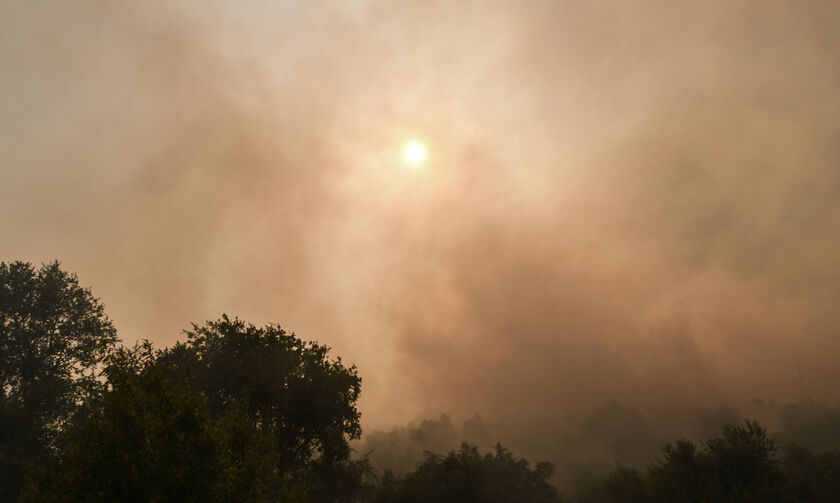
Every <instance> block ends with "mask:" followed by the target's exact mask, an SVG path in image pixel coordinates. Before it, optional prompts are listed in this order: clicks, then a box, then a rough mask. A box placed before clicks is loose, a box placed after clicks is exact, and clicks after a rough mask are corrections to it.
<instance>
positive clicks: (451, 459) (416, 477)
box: [376, 443, 561, 503]
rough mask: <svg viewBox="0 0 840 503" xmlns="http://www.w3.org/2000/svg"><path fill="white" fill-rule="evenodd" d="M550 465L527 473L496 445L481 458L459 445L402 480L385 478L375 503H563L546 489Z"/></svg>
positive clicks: (428, 457)
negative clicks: (489, 452) (490, 452)
mask: <svg viewBox="0 0 840 503" xmlns="http://www.w3.org/2000/svg"><path fill="white" fill-rule="evenodd" d="M551 474H552V466H551V464H549V463H538V464H537V466H536V467H535V468H534V469H531V468H530V467H529V465H528V462H527V461H525V460H523V459H516V458H514V457H513V455H512V454H511V453H510V451H508V450H507V449H505V448H503V447H502V446H501V445H497V446H496V449H495V452H494V453H493V454H486V455H484V456H482V455H481V454H479V452H478V449H477V448H476V447H472V446H470V445H468V444H466V443H465V444H462V446H461V448H460V450H458V451H451V452H450V453H449V454H448V455H446V456H443V457H441V456H437V455H435V454H432V453H427V454H426V459H425V461H423V462H422V463H421V464H420V465H419V466H418V467H417V469H416V470H415V471H414V472H412V473H409V474H407V475H405V476H404V477H402V478H398V477H395V476H394V475H393V474H391V473H386V474H385V476H384V477H383V480H382V484H381V486H380V488H379V491H378V493H377V499H376V501H377V502H379V503H414V502H427V501H435V502H441V503H446V502H453V503H456V502H458V503H460V502H475V503H482V502H487V503H495V502H499V503H501V502H510V503H520V502H521V503H526V502H528V503H549V502H559V501H561V499H560V496H559V494H558V493H557V490H556V489H555V488H554V487H553V486H551V484H549V483H548V479H549V477H550V476H551Z"/></svg>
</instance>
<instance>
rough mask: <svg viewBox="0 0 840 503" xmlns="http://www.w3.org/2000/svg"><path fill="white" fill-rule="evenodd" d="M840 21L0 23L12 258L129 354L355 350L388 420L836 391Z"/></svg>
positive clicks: (635, 15) (220, 11)
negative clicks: (218, 336) (262, 329)
mask: <svg viewBox="0 0 840 503" xmlns="http://www.w3.org/2000/svg"><path fill="white" fill-rule="evenodd" d="M838 23H840V7H838V6H837V3H836V2H830V1H823V2H820V1H814V2H807V3H801V2H800V3H792V2H782V1H761V2H759V1H749V2H723V1H720V2H717V1H714V2H700V3H696V4H695V5H693V6H689V5H684V4H677V3H674V2H651V3H646V4H644V5H640V4H633V5H630V4H627V5H616V3H615V2H606V1H603V2H602V1H596V2H585V3H575V2H554V1H551V2H549V1H534V2H527V3H525V4H523V3H522V2H512V1H511V2H502V1H494V2H486V1H482V2H478V1H465V2H444V1H424V2H397V1H372V0H371V1H362V0H357V1H353V2H334V3H333V2H238V3H235V5H234V4H231V3H229V2H180V3H177V4H173V3H170V2H160V3H157V2H151V3H149V2H143V3H138V4H137V5H135V6H133V7H129V6H126V5H125V4H116V3H112V2H101V1H94V0H89V1H81V2H73V3H72V5H71V4H69V3H61V2H41V1H33V2H15V1H11V0H9V1H2V0H0V69H2V70H0V177H1V178H0V212H2V215H3V216H2V218H0V257H2V258H3V259H4V260H14V259H23V260H29V261H33V262H39V261H47V260H50V259H53V258H58V259H60V260H62V261H63V263H64V266H65V267H66V268H68V269H70V270H74V271H77V272H78V273H79V275H80V278H81V279H82V282H83V283H85V284H89V285H91V286H92V287H93V290H94V293H95V294H96V295H97V296H99V297H101V298H102V299H103V301H104V303H105V304H106V306H107V307H108V310H109V312H110V313H111V315H112V317H113V318H114V320H115V323H116V325H117V327H118V328H119V330H120V333H121V335H122V337H123V338H124V339H125V340H126V341H128V342H131V341H133V340H135V339H137V338H141V337H146V338H150V339H151V340H153V341H154V342H155V343H157V344H160V345H167V344H171V343H172V342H174V341H175V340H176V339H177V338H178V337H179V331H180V330H181V329H183V328H186V327H187V326H188V323H189V322H190V321H201V320H204V319H212V318H215V317H216V316H217V315H218V314H219V313H221V312H228V313H230V314H231V315H238V316H240V317H242V318H244V319H248V320H249V321H253V322H254V323H257V324H261V323H264V322H267V321H277V322H280V323H282V324H283V325H284V326H285V327H286V328H289V329H291V330H295V331H297V332H298V333H299V334H300V335H301V336H303V337H304V338H308V339H309V338H311V339H317V340H319V341H320V342H323V343H327V344H329V345H331V346H332V347H333V348H334V350H335V352H336V353H337V354H340V355H342V356H343V357H344V359H345V360H346V361H349V362H352V363H355V364H357V365H358V366H359V368H360V372H361V375H362V376H363V377H364V392H363V399H362V404H361V405H362V411H363V422H364V423H365V425H366V426H368V427H371V428H372V427H386V426H388V425H391V424H397V423H398V424H404V423H406V422H407V421H409V420H410V419H412V418H414V417H416V416H417V415H418V414H421V413H424V412H429V411H433V412H439V411H445V412H447V413H449V414H452V415H453V417H454V418H458V420H462V419H466V418H469V417H472V415H473V414H474V413H476V412H478V413H480V414H481V415H482V417H484V418H486V419H487V420H488V421H501V420H505V421H508V422H509V423H512V424H517V423H521V424H526V423H527V424H531V423H533V422H535V421H541V420H549V419H551V418H553V417H556V416H558V415H560V414H566V413H569V412H573V411H575V410H589V409H590V408H592V407H595V406H597V405H599V404H603V403H607V402H609V400H611V399H615V400H619V401H621V402H623V403H632V404H636V405H640V406H641V405H646V406H655V405H656V404H662V403H669V404H676V405H680V404H682V405H686V406H695V405H697V406H700V405H704V404H705V405H708V406H717V404H720V403H740V402H741V401H744V400H750V399H752V397H764V398H768V399H777V400H796V399H798V398H800V397H801V396H802V395H803V393H804V394H807V395H809V396H813V397H815V398H818V399H823V400H836V399H837V398H838V396H837V388H836V386H835V385H834V383H836V382H837V379H838V378H840V375H839V374H838V372H840V367H838V366H837V364H836V360H837V355H838V350H840V338H838V337H837V330H838V326H840V310H838V309H837V305H838V300H840V272H838V271H840V232H838V228H839V227H838V223H840V170H838V166H840V142H838V134H840V124H839V123H838V122H840V94H838V93H837V89H839V88H840V65H838V63H837V53H838V49H840V32H839V31H838V30H837V29H836V27H837V26H838ZM415 137H416V138H420V139H422V140H423V141H424V142H426V144H427V148H428V150H429V159H428V163H427V166H426V169H424V170H421V171H409V170H406V169H405V168H404V167H403V166H402V165H401V161H400V159H399V149H400V146H401V144H402V142H404V141H406V140H407V139H409V138H415ZM797 369H801V374H800V371H799V370H797Z"/></svg>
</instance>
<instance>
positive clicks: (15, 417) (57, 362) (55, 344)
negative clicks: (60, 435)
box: [0, 262, 117, 500]
mask: <svg viewBox="0 0 840 503" xmlns="http://www.w3.org/2000/svg"><path fill="white" fill-rule="evenodd" d="M116 341H117V335H116V330H115V329H114V327H113V325H112V324H111V321H110V320H109V319H108V317H107V316H106V315H105V312H104V309H103V306H102V304H101V303H100V302H99V301H98V300H97V299H96V298H94V297H93V295H92V294H91V291H90V290H89V289H86V288H83V287H81V286H79V281H78V279H77V277H76V275H74V274H69V273H67V272H65V271H63V270H62V269H61V267H60V264H59V263H58V262H52V263H50V264H46V265H43V266H41V267H40V268H39V269H36V268H35V267H34V266H32V264H29V263H24V262H11V263H8V264H7V263H5V262H2V263H0V483H1V484H2V485H0V499H2V500H8V499H10V498H11V497H12V495H14V494H16V492H17V490H18V488H19V487H20V485H21V483H22V470H23V466H24V465H25V464H26V462H28V461H29V460H31V459H33V458H34V457H35V456H37V455H38V453H39V452H40V451H41V450H42V449H43V448H44V447H46V446H48V445H49V444H50V443H51V442H52V440H53V439H54V438H55V435H56V433H57V431H58V429H59V428H60V426H61V425H62V424H63V423H64V422H66V421H67V420H68V418H69V417H70V415H71V414H72V413H73V411H74V410H75V409H76V407H77V406H78V405H79V404H80V403H82V402H83V401H86V400H89V399H91V398H92V397H94V396H95V395H97V394H98V393H99V392H100V391H101V388H102V385H101V383H100V382H99V381H98V380H97V377H98V373H99V372H100V371H101V365H100V364H101V363H102V361H103V358H104V357H105V356H106V355H107V354H108V352H109V351H110V350H111V349H112V348H113V346H114V345H115V343H116Z"/></svg>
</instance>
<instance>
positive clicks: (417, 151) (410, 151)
mask: <svg viewBox="0 0 840 503" xmlns="http://www.w3.org/2000/svg"><path fill="white" fill-rule="evenodd" d="M403 159H404V160H405V162H406V163H407V164H409V165H411V166H420V165H421V164H423V161H424V160H426V148H425V147H424V146H423V144H422V143H420V142H419V141H417V140H412V141H410V142H408V143H406V144H405V147H403Z"/></svg>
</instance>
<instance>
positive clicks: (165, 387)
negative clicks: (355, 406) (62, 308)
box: [21, 345, 277, 502]
mask: <svg viewBox="0 0 840 503" xmlns="http://www.w3.org/2000/svg"><path fill="white" fill-rule="evenodd" d="M106 374H107V376H108V383H109V386H110V387H111V390H110V392H109V393H107V395H106V396H105V397H104V399H103V400H102V402H101V403H97V404H93V405H90V406H88V407H86V408H85V409H84V410H82V411H81V412H80V413H79V414H78V416H77V417H76V418H75V420H74V422H73V424H72V425H71V426H70V427H69V428H68V429H67V430H66V432H65V434H64V435H63V437H62V442H61V449H60V450H58V451H57V452H56V453H55V454H51V455H48V456H45V458H44V459H42V461H41V462H40V463H39V464H38V465H37V466H36V467H35V469H34V470H33V472H32V473H31V474H30V483H29V484H28V485H27V487H25V488H24V491H23V492H22V497H21V501H24V502H47V501H49V502H53V501H54V502H65V501H66V502H104V501H125V502H132V501H136V502H149V501H196V502H198V501H202V502H204V501H207V502H227V501H230V502H233V501H243V500H247V501H255V502H258V501H269V495H270V494H271V491H272V490H273V489H274V487H276V485H277V481H276V480H275V479H276V477H275V472H274V470H273V457H274V455H275V453H274V450H273V444H272V442H271V439H270V438H268V437H267V436H266V435H263V434H261V433H260V432H259V431H258V430H256V429H254V428H253V427H252V426H251V424H250V421H249V419H248V417H247V414H246V413H245V408H244V407H240V406H239V405H238V404H236V403H232V404H231V407H230V408H229V409H227V410H226V411H225V412H224V413H223V414H222V415H221V416H219V417H218V418H214V417H213V415H212V414H211V411H210V407H209V404H208V401H207V399H206V397H205V396H204V395H203V394H201V393H199V392H196V391H194V390H192V388H191V386H190V380H189V376H188V374H187V373H185V372H180V373H179V377H178V379H175V380H173V379H169V378H168V377H167V376H166V375H165V374H164V372H163V369H162V368H161V366H160V365H155V364H154V358H153V355H152V353H151V347H150V346H149V345H144V346H142V347H138V348H135V349H134V350H130V351H127V350H120V351H119V352H117V353H116V354H115V355H114V356H113V357H112V358H111V359H110V362H109V365H108V367H107V369H106Z"/></svg>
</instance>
